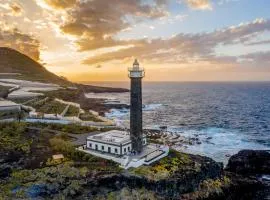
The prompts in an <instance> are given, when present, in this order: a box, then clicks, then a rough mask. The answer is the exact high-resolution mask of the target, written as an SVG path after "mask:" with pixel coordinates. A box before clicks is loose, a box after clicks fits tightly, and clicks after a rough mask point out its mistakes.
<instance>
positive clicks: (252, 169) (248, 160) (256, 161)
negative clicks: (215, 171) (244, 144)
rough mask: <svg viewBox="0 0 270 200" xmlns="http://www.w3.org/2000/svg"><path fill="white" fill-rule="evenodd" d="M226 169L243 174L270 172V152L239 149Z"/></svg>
mask: <svg viewBox="0 0 270 200" xmlns="http://www.w3.org/2000/svg"><path fill="white" fill-rule="evenodd" d="M226 170H227V171H230V172H234V173H237V174H242V175H254V174H270V153H269V152H267V151H255V150H242V151H239V152H238V153H237V154H235V155H233V156H232V157H231V158H230V159H229V162H228V165H227V167H226Z"/></svg>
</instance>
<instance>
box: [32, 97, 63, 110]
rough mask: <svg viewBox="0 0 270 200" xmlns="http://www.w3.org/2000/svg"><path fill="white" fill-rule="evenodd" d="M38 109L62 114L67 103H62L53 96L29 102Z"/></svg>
mask: <svg viewBox="0 0 270 200" xmlns="http://www.w3.org/2000/svg"><path fill="white" fill-rule="evenodd" d="M27 105H29V106H31V107H33V108H35V109H36V111H37V112H41V113H47V114H61V113H62V112H63V110H64V109H65V108H66V106H67V105H66V104H63V103H60V102H58V101H56V100H54V99H53V98H43V99H41V100H40V99H37V100H36V101H33V102H30V103H29V104H27Z"/></svg>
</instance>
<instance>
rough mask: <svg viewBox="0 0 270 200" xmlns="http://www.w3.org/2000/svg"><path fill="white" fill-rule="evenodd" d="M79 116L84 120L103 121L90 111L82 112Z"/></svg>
mask: <svg viewBox="0 0 270 200" xmlns="http://www.w3.org/2000/svg"><path fill="white" fill-rule="evenodd" d="M79 118H80V119H81V120H83V121H92V122H103V121H102V120H101V119H99V118H98V117H97V116H96V115H93V114H92V113H90V112H85V113H81V114H80V116H79Z"/></svg>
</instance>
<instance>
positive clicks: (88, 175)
mask: <svg viewBox="0 0 270 200" xmlns="http://www.w3.org/2000/svg"><path fill="white" fill-rule="evenodd" d="M2 126H3V127H2V130H6V131H3V133H2V134H4V136H5V138H7V139H8V138H9V135H5V134H7V133H9V129H10V127H11V126H12V125H11V124H8V125H6V126H5V125H2ZM26 126H27V125H26ZM19 127H20V128H19ZM14 130H17V133H16V134H17V135H16V138H14V136H11V137H13V138H14V142H15V140H16V144H17V143H18V144H17V146H14V145H11V144H10V145H9V146H6V147H5V148H4V149H2V150H0V153H1V155H2V157H1V160H0V174H1V180H0V199H1V198H3V199H7V198H8V199H16V198H19V197H20V198H26V199H28V198H32V199H35V198H36V199H48V198H51V199H59V198H67V197H68V198H73V199H160V200H165V199H166V200H167V199H185V200H201V199H228V200H229V199H230V200H231V199H237V200H239V199H240V200H241V199H243V200H246V199H254V200H263V199H269V194H270V192H269V189H270V184H269V180H268V181H267V178H264V176H267V175H269V174H270V165H269V156H270V153H269V152H267V151H253V150H243V151H240V152H239V153H238V154H236V155H233V156H232V157H231V158H230V159H229V162H228V165H227V166H226V167H225V168H224V166H223V164H222V163H218V162H216V161H214V160H213V159H211V158H208V157H205V156H200V155H192V154H186V153H181V152H178V151H175V150H173V149H171V150H170V153H169V155H168V156H167V157H165V158H163V159H161V160H160V161H157V162H155V163H153V164H152V165H150V166H141V167H139V168H131V169H128V170H123V169H121V168H119V167H118V166H117V165H116V164H115V163H113V162H110V161H106V160H103V159H100V158H96V157H93V156H90V155H86V154H84V153H82V152H78V151H76V150H75V148H74V147H72V145H70V143H69V142H68V141H66V140H65V139H67V138H66V136H65V135H58V136H54V135H53V134H52V133H48V132H46V131H41V132H38V131H36V130H35V131H34V130H32V131H31V132H29V130H28V129H27V127H22V125H20V124H17V125H15V126H14ZM18 130H20V131H18ZM25 136H27V138H28V139H29V140H28V139H27V138H25ZM23 138H24V139H23ZM21 142H23V143H22V144H21ZM41 147H42V148H41ZM18 148H21V150H20V149H18ZM14 152H17V154H16V156H12V159H11V157H10V156H11V155H14ZM56 153H62V154H63V155H64V156H65V159H64V160H62V161H60V162H58V161H57V162H56V161H53V160H51V156H52V155H53V154H56ZM15 163H16V165H15ZM258 164H259V165H258ZM1 191H2V192H1Z"/></svg>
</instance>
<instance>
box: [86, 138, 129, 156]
mask: <svg viewBox="0 0 270 200" xmlns="http://www.w3.org/2000/svg"><path fill="white" fill-rule="evenodd" d="M90 143H91V144H92V146H91V147H90ZM86 145H87V148H89V149H93V150H96V145H97V146H98V151H104V152H109V150H108V149H109V147H111V153H112V154H117V155H121V148H120V147H118V146H114V145H109V144H102V143H98V142H93V141H87V144H86ZM102 146H104V150H102ZM128 147H129V148H130V151H131V149H132V147H131V144H127V145H124V146H122V155H123V154H126V153H128ZM124 148H126V152H124ZM115 149H117V153H115Z"/></svg>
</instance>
